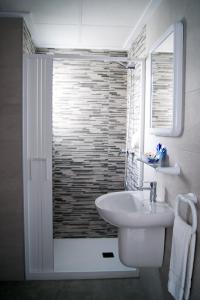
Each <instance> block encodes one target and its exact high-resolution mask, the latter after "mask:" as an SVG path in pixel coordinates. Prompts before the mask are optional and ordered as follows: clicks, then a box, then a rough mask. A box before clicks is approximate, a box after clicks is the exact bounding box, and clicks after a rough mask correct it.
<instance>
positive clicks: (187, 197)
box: [175, 193, 197, 234]
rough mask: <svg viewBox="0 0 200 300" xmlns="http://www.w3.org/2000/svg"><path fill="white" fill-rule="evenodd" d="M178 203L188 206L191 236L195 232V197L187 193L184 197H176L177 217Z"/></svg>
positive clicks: (176, 211)
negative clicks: (190, 218) (190, 216)
mask: <svg viewBox="0 0 200 300" xmlns="http://www.w3.org/2000/svg"><path fill="white" fill-rule="evenodd" d="M180 201H183V202H185V203H187V204H189V205H190V208H191V211H192V234H193V233H195V232H196V230H197V211H196V207H195V204H196V203H197V196H196V195H195V194H193V193H188V194H185V195H180V194H179V195H177V197H176V209H175V213H176V214H177V215H178V208H179V203H180Z"/></svg>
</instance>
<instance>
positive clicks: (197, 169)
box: [145, 0, 200, 300]
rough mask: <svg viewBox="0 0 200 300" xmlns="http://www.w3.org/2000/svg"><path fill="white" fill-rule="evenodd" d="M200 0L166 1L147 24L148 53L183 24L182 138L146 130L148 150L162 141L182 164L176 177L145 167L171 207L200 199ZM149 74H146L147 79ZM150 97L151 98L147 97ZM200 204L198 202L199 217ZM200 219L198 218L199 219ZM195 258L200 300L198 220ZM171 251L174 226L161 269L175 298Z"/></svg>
mask: <svg viewBox="0 0 200 300" xmlns="http://www.w3.org/2000/svg"><path fill="white" fill-rule="evenodd" d="M199 12H200V1H199V0H174V1H171V0H165V1H162V3H161V5H160V6H159V8H158V9H157V11H156V12H155V13H154V15H153V16H152V17H151V18H150V19H149V21H148V23H147V26H146V30H147V31H146V34H147V44H146V46H147V52H148V50H149V49H150V48H151V46H152V45H153V43H154V42H155V41H156V40H157V39H158V38H159V37H160V36H161V35H162V33H164V32H165V31H166V29H167V28H168V27H169V26H170V25H171V24H173V23H174V22H176V21H180V20H182V21H183V23H184V44H185V45H184V48H185V71H184V77H185V78H184V83H185V84H184V85H185V86H184V110H183V113H184V130H183V134H182V135H181V136H180V137H175V138H171V137H156V136H153V135H149V128H148V123H146V132H145V150H146V151H152V150H154V147H155V145H156V144H157V143H158V142H160V143H162V144H164V145H166V146H167V149H168V154H169V159H170V164H171V165H173V164H174V163H175V162H177V163H179V165H180V167H181V175H180V176H177V177H173V176H169V175H168V176H167V175H162V174H158V175H156V174H155V173H154V171H153V170H151V169H150V168H149V167H148V166H146V167H145V180H150V179H156V180H157V181H158V190H159V191H158V198H160V200H163V199H165V200H166V201H168V202H169V203H170V204H171V205H172V206H174V204H175V197H176V195H177V194H178V193H188V192H194V193H196V194H197V196H198V199H200V184H199V179H200V159H199V156H200V119H199V111H200V101H199V99H200V59H199V49H200V34H199V32H200V18H199ZM148 80H149V77H147V82H148ZM147 95H148V91H147ZM147 100H148V99H147ZM199 215H200V212H199V203H198V217H199ZM198 221H199V220H198ZM198 223H199V225H198V233H197V246H196V257H195V265H194V274H193V280H192V289H191V298H190V300H196V299H199V295H200V286H199V274H200V239H199V237H200V222H198ZM170 251H171V229H168V230H167V239H166V247H165V260H164V265H163V267H162V268H161V270H160V274H161V279H162V284H163V287H164V289H165V293H166V294H165V296H166V299H172V297H171V296H170V295H169V294H168V292H167V279H168V268H169V257H170Z"/></svg>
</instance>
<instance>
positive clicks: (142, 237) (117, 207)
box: [95, 191, 174, 267]
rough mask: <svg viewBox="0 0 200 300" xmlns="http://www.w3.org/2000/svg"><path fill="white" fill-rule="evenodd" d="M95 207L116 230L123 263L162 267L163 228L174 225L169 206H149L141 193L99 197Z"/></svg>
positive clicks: (157, 204) (172, 214)
mask: <svg viewBox="0 0 200 300" xmlns="http://www.w3.org/2000/svg"><path fill="white" fill-rule="evenodd" d="M95 205H96V208H97V210H98V212H99V214H100V216H101V217H102V218H103V219H104V220H105V221H107V222H108V223H110V224H112V225H114V226H117V227H118V236H119V257H120V259H121V261H122V263H124V264H125V265H127V266H129V267H160V266H161V265H162V260H163V251H164V236H165V227H169V226H172V224H173V221H174V212H173V209H172V208H171V207H170V206H169V205H168V204H166V203H162V202H160V203H159V202H156V203H153V204H150V202H149V200H148V199H145V198H144V192H143V191H123V192H115V193H109V194H105V195H103V196H100V197H98V198H97V199H96V201H95Z"/></svg>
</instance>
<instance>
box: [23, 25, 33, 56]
mask: <svg viewBox="0 0 200 300" xmlns="http://www.w3.org/2000/svg"><path fill="white" fill-rule="evenodd" d="M23 53H27V54H32V53H35V46H34V44H33V41H32V39H31V34H30V32H29V30H28V28H27V26H26V23H25V22H23Z"/></svg>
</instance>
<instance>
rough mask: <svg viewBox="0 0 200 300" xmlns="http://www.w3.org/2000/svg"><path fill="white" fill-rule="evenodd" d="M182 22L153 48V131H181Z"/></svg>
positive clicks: (172, 132) (151, 101) (165, 134)
mask: <svg viewBox="0 0 200 300" xmlns="http://www.w3.org/2000/svg"><path fill="white" fill-rule="evenodd" d="M182 68H183V25H182V23H180V22H179V23H176V24H174V25H172V26H171V27H170V28H169V29H168V30H167V32H165V33H164V34H163V35H162V36H161V38H160V39H159V40H158V41H157V42H156V43H155V44H154V45H153V47H152V49H151V50H150V81H151V83H150V86H151V92H150V106H151V107H150V112H151V116H150V133H152V134H155V135H160V136H179V135H180V134H181V133H182V127H183V126H182V78H183V74H182Z"/></svg>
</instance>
